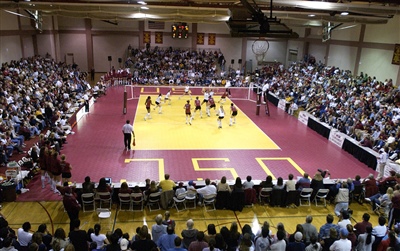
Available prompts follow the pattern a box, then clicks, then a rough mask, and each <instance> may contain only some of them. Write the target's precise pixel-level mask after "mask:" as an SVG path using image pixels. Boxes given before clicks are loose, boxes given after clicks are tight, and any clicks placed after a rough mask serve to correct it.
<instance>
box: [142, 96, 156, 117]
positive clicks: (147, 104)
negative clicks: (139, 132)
mask: <svg viewBox="0 0 400 251" xmlns="http://www.w3.org/2000/svg"><path fill="white" fill-rule="evenodd" d="M144 105H145V106H146V110H147V114H146V116H144V120H145V121H146V120H147V118H149V119H151V115H150V106H152V105H154V104H153V102H151V97H150V96H148V97H147V99H146V101H145V102H144Z"/></svg>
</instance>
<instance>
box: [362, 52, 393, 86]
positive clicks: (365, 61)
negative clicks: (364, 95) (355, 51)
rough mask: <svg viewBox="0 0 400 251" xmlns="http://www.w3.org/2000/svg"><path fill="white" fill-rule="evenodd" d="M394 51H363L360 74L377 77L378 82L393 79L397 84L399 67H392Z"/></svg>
mask: <svg viewBox="0 0 400 251" xmlns="http://www.w3.org/2000/svg"><path fill="white" fill-rule="evenodd" d="M392 56H393V51H388V50H378V49H363V50H362V53H361V59H360V66H359V72H364V73H366V74H368V75H369V76H375V77H376V79H377V80H379V81H384V80H385V79H389V78H391V79H393V80H394V83H396V78H397V72H398V70H399V66H398V65H392Z"/></svg>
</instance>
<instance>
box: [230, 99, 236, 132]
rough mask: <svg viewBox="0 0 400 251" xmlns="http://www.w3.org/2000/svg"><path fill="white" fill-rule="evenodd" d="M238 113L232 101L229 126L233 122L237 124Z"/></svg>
mask: <svg viewBox="0 0 400 251" xmlns="http://www.w3.org/2000/svg"><path fill="white" fill-rule="evenodd" d="M237 113H238V112H237V107H236V106H235V105H234V104H233V103H231V118H230V119H229V126H232V123H233V124H236V115H237Z"/></svg>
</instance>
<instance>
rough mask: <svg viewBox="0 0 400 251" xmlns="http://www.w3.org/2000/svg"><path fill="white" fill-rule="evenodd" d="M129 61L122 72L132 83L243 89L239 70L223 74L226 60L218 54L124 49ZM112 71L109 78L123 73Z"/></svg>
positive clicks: (158, 49)
mask: <svg viewBox="0 0 400 251" xmlns="http://www.w3.org/2000/svg"><path fill="white" fill-rule="evenodd" d="M128 51H129V57H128V58H127V60H126V61H125V68H126V69H129V71H130V75H131V77H132V82H133V83H135V84H148V85H165V84H169V85H186V84H189V85H193V86H194V85H196V86H208V85H210V84H214V85H221V84H223V83H222V82H223V80H225V81H226V80H228V79H230V80H231V82H232V85H233V86H243V85H244V79H243V75H241V71H240V70H234V69H233V68H232V67H229V68H228V69H226V70H225V63H226V60H225V58H224V55H223V54H222V52H221V51H211V50H202V51H195V50H189V49H176V48H172V47H169V48H159V47H154V48H150V47H146V48H145V49H137V48H131V47H128ZM119 71H121V72H118V71H116V70H113V72H111V74H112V75H115V74H118V73H121V74H122V75H128V73H125V74H124V73H123V72H124V71H126V70H119Z"/></svg>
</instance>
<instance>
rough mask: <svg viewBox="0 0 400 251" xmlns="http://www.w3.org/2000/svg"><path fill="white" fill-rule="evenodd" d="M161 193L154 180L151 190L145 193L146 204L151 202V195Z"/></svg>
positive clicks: (151, 183)
mask: <svg viewBox="0 0 400 251" xmlns="http://www.w3.org/2000/svg"><path fill="white" fill-rule="evenodd" d="M159 191H160V189H159V188H158V187H157V183H156V182H155V181H154V180H152V181H151V182H150V188H149V189H148V190H146V191H145V192H144V195H145V197H146V198H145V199H146V204H147V203H148V202H149V198H150V196H149V195H150V194H152V193H158V192H159Z"/></svg>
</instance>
